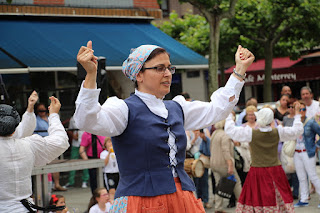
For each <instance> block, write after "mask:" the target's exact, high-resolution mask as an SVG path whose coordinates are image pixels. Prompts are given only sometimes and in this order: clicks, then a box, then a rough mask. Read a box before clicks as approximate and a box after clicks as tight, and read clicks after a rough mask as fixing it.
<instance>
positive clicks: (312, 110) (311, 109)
mask: <svg viewBox="0 0 320 213" xmlns="http://www.w3.org/2000/svg"><path fill="white" fill-rule="evenodd" d="M300 95H301V99H302V100H303V101H304V103H305V104H306V108H307V114H306V116H307V118H312V117H313V116H315V114H316V113H317V112H318V111H319V102H318V101H316V100H313V99H312V98H313V95H312V90H311V88H310V87H308V86H305V87H302V88H301V90H300Z"/></svg>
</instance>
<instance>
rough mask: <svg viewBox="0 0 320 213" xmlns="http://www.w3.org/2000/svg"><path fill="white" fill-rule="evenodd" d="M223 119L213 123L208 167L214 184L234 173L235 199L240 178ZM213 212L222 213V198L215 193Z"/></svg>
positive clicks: (237, 194) (237, 196)
mask: <svg viewBox="0 0 320 213" xmlns="http://www.w3.org/2000/svg"><path fill="white" fill-rule="evenodd" d="M224 124H225V120H223V121H219V122H218V123H216V124H215V128H216V130H215V131H214V132H213V134H212V136H211V146H210V150H211V158H210V167H211V169H212V171H213V174H214V178H215V181H216V184H218V183H219V181H220V179H221V178H223V177H228V176H230V175H234V176H235V178H236V180H237V182H236V185H235V187H234V191H233V192H234V194H235V197H236V199H238V198H239V196H240V193H241V189H242V187H241V180H240V178H239V175H238V173H237V171H236V169H235V166H234V145H233V142H232V140H231V138H230V137H229V136H228V135H226V133H225V132H224ZM214 200H215V212H217V213H223V212H224V211H223V198H222V197H220V196H219V195H218V194H215V198H214Z"/></svg>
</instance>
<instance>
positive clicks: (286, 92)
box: [276, 85, 293, 108]
mask: <svg viewBox="0 0 320 213" xmlns="http://www.w3.org/2000/svg"><path fill="white" fill-rule="evenodd" d="M282 95H288V96H289V97H290V98H291V97H293V96H292V91H291V88H290V87H289V86H287V85H285V86H283V87H282V89H281V93H280V97H281V96H282ZM279 106H280V99H279V100H278V101H277V102H276V108H277V107H279Z"/></svg>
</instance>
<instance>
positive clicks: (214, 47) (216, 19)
mask: <svg viewBox="0 0 320 213" xmlns="http://www.w3.org/2000/svg"><path fill="white" fill-rule="evenodd" d="M237 1H238V0H180V2H189V3H190V4H192V5H193V6H195V7H197V8H198V9H199V11H200V12H201V13H202V14H203V16H204V17H205V18H206V20H207V22H208V24H209V28H210V32H209V33H210V34H209V93H212V92H213V91H215V90H217V89H218V66H219V57H218V56H219V41H220V23H221V21H222V20H223V19H230V18H232V17H233V16H234V14H235V6H236V3H237Z"/></svg>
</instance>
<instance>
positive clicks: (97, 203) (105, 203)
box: [88, 188, 111, 213]
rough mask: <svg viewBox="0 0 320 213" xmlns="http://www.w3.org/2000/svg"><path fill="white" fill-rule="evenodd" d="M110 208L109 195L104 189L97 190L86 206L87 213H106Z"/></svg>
mask: <svg viewBox="0 0 320 213" xmlns="http://www.w3.org/2000/svg"><path fill="white" fill-rule="evenodd" d="M110 207H111V203H110V202H109V194H108V192H107V189H106V188H97V189H95V190H94V192H93V193H92V197H91V198H90V201H89V205H88V212H89V213H108V212H109V210H110Z"/></svg>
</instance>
